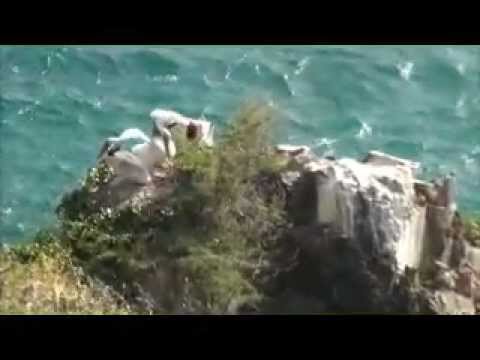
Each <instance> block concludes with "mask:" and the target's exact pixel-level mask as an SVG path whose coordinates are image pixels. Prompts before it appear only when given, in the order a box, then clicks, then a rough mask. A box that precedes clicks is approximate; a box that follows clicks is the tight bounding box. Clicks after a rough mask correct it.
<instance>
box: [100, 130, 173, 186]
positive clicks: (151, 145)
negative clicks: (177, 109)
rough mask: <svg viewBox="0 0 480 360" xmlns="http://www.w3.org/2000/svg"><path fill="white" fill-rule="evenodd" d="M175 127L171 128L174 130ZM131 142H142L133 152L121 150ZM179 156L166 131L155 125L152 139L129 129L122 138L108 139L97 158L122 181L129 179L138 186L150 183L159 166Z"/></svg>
mask: <svg viewBox="0 0 480 360" xmlns="http://www.w3.org/2000/svg"><path fill="white" fill-rule="evenodd" d="M174 125H176V124H169V125H168V127H170V128H171V127H172V126H174ZM128 140H140V141H143V142H142V143H140V144H136V145H135V146H133V147H132V148H131V151H127V150H120V149H121V146H122V144H123V143H125V142H126V141H128ZM175 154H176V147H175V143H174V142H173V140H172V135H171V133H170V131H169V130H168V128H167V127H164V126H158V123H157V122H155V121H154V124H153V130H152V137H151V138H149V137H148V136H147V135H145V133H144V132H143V131H141V130H139V129H127V130H125V131H123V132H122V134H121V135H120V136H119V137H110V138H108V139H107V140H106V141H105V142H104V144H103V146H102V148H101V150H100V153H99V155H98V158H99V159H100V160H104V161H105V162H106V163H107V164H108V165H109V166H111V167H113V169H114V170H115V172H116V173H117V174H118V176H120V177H121V178H124V179H125V178H128V179H131V180H134V181H135V182H139V183H148V182H150V181H151V175H152V174H153V170H154V168H155V167H156V166H157V165H161V164H162V163H163V162H165V161H166V160H167V159H170V158H173V157H174V156H175Z"/></svg>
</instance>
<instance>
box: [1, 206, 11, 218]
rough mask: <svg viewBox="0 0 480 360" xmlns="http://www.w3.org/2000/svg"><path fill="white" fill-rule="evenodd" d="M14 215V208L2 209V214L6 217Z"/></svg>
mask: <svg viewBox="0 0 480 360" xmlns="http://www.w3.org/2000/svg"><path fill="white" fill-rule="evenodd" d="M11 213H12V208H11V207H8V208H6V209H2V214H3V215H5V216H8V215H10V214H11Z"/></svg>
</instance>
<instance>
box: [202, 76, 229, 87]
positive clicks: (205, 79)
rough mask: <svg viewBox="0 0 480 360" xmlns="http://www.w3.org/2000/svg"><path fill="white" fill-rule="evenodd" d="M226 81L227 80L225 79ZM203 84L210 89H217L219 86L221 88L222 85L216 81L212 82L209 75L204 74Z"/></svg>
mask: <svg viewBox="0 0 480 360" xmlns="http://www.w3.org/2000/svg"><path fill="white" fill-rule="evenodd" d="M225 79H227V78H226V77H225ZM203 82H204V83H205V85H207V86H208V87H210V88H214V87H217V86H220V85H221V84H222V82H221V81H214V80H211V79H210V78H209V77H208V75H207V74H203Z"/></svg>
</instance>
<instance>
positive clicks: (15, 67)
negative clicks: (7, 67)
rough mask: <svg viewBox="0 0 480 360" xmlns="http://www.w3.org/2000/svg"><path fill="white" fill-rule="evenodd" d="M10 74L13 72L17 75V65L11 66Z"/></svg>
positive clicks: (18, 70) (18, 69)
mask: <svg viewBox="0 0 480 360" xmlns="http://www.w3.org/2000/svg"><path fill="white" fill-rule="evenodd" d="M12 72H14V73H15V74H18V73H19V72H20V68H19V67H18V66H17V65H15V66H12Z"/></svg>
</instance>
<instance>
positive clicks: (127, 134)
mask: <svg viewBox="0 0 480 360" xmlns="http://www.w3.org/2000/svg"><path fill="white" fill-rule="evenodd" d="M135 139H136V140H142V141H145V142H150V138H149V137H148V136H147V135H145V133H144V132H143V131H142V130H140V129H135V128H133V129H126V130H124V131H123V132H122V134H121V135H120V136H119V137H118V141H126V140H135Z"/></svg>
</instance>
